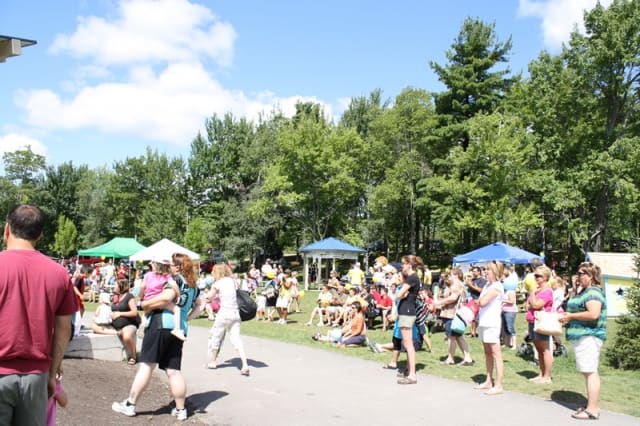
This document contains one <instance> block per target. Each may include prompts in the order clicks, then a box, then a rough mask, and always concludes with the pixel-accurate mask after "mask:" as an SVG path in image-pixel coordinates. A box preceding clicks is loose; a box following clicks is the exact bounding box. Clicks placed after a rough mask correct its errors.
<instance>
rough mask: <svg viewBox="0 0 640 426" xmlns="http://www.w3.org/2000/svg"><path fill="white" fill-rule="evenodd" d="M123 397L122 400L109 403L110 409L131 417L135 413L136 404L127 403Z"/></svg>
mask: <svg viewBox="0 0 640 426" xmlns="http://www.w3.org/2000/svg"><path fill="white" fill-rule="evenodd" d="M127 402H128V401H127V400H126V399H125V400H124V401H122V402H114V403H113V404H111V409H112V410H113V411H115V412H116V413H120V414H124V415H125V416H129V417H133V416H135V415H136V406H135V405H129V404H127Z"/></svg>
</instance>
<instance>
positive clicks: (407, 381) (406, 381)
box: [398, 377, 418, 385]
mask: <svg viewBox="0 0 640 426" xmlns="http://www.w3.org/2000/svg"><path fill="white" fill-rule="evenodd" d="M416 383H418V379H411V378H409V377H403V378H401V379H398V384H399V385H415V384H416Z"/></svg>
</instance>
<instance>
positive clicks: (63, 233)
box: [51, 215, 78, 257]
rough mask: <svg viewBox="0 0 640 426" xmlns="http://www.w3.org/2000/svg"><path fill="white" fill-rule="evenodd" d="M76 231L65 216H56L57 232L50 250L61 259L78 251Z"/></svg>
mask: <svg viewBox="0 0 640 426" xmlns="http://www.w3.org/2000/svg"><path fill="white" fill-rule="evenodd" d="M77 241H78V231H77V229H76V226H75V225H74V224H73V222H72V221H71V220H69V219H67V217H66V216H65V215H60V216H58V230H57V231H56V233H55V238H54V243H53V245H52V247H51V250H52V251H53V252H54V253H57V254H59V255H60V256H62V257H68V256H69V255H70V254H71V253H73V252H74V251H76V250H77V249H78V243H77Z"/></svg>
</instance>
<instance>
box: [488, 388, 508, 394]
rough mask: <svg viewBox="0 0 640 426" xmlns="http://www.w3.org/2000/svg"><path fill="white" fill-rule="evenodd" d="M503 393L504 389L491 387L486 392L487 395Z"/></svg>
mask: <svg viewBox="0 0 640 426" xmlns="http://www.w3.org/2000/svg"><path fill="white" fill-rule="evenodd" d="M501 393H504V391H503V390H502V389H496V388H491V389H489V390H488V391H486V392H485V393H484V394H485V395H500V394H501Z"/></svg>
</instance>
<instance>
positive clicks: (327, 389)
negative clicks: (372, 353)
mask: <svg viewBox="0 0 640 426" xmlns="http://www.w3.org/2000/svg"><path fill="white" fill-rule="evenodd" d="M273 326H274V327H279V326H278V325H276V324H273ZM282 327H286V326H282ZM207 336H208V329H205V328H202V327H190V329H189V338H188V341H187V343H186V344H185V347H184V358H183V365H182V368H183V373H184V375H185V378H186V381H187V388H188V391H187V394H188V399H187V406H188V407H189V408H190V412H192V413H193V414H191V413H190V416H191V415H193V417H190V418H191V419H192V420H198V421H200V422H202V423H204V424H212V425H234V426H241V425H252V426H253V425H259V426H269V425H279V426H283V425H300V426H304V425H332V426H333V425H350V426H353V425H367V426H368V425H393V424H401V425H403V426H407V425H425V424H436V425H492V426H501V425H504V426H513V425H536V426H540V425H544V426H555V425H567V424H569V425H570V424H580V423H581V421H580V420H574V419H572V418H571V417H570V414H571V413H572V411H573V410H572V409H573V408H574V407H566V406H563V405H560V404H559V403H558V402H554V401H551V400H545V399H541V398H538V397H534V396H529V395H524V394H520V393H515V392H505V393H504V394H502V395H496V396H487V395H484V394H483V393H482V391H480V390H474V389H473V384H472V383H467V382H461V381H453V380H449V379H443V378H439V377H434V376H430V375H427V374H419V375H418V384H416V385H404V386H403V385H398V384H396V373H395V371H392V370H384V369H382V368H381V364H380V363H379V362H374V361H368V360H362V359H359V358H356V357H351V356H348V355H343V354H340V353H334V352H331V351H325V350H322V349H314V348H313V347H308V346H298V345H291V344H287V343H281V342H277V341H273V340H266V339H260V338H255V337H247V336H243V341H244V345H245V348H246V352H247V355H248V357H249V365H250V367H251V375H250V377H244V376H241V375H240V370H239V366H240V361H239V359H238V357H237V354H236V353H235V351H234V350H233V347H232V345H231V343H230V342H229V340H228V339H227V340H225V342H224V344H223V347H222V350H221V353H220V356H219V359H218V361H219V364H220V365H219V366H218V368H217V369H215V370H207V369H205V368H204V366H205V363H206V346H207V343H206V342H207ZM318 344H319V345H320V344H322V343H318ZM346 350H348V349H346ZM576 374H577V373H576ZM597 424H599V425H615V426H626V425H629V426H631V425H633V426H639V425H640V419H639V418H636V417H631V416H627V415H624V414H619V413H612V412H606V411H603V412H602V414H601V418H600V420H599V421H598V423H597Z"/></svg>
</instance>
